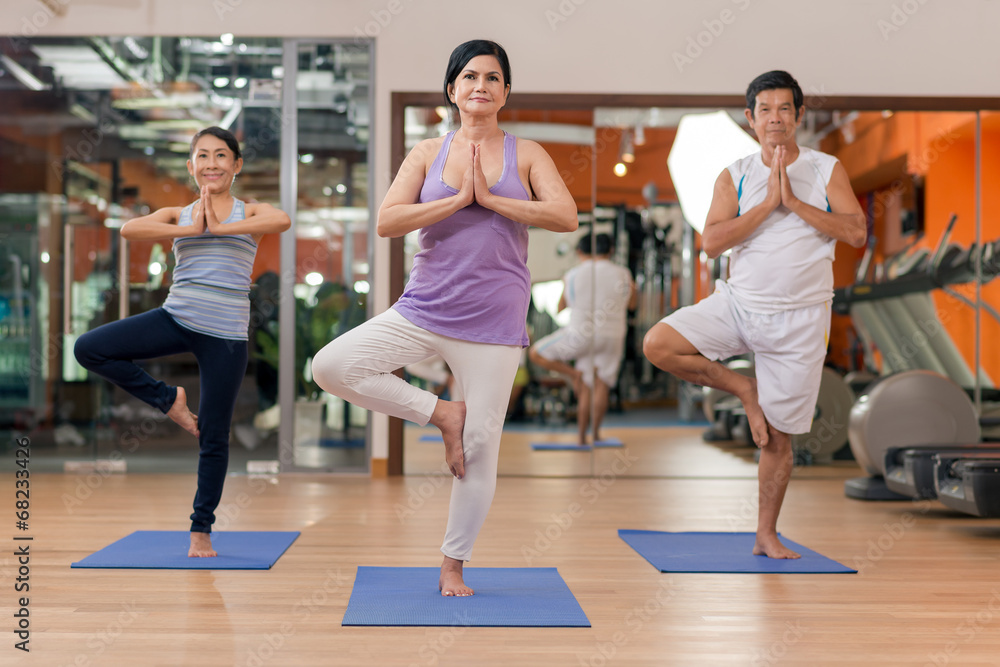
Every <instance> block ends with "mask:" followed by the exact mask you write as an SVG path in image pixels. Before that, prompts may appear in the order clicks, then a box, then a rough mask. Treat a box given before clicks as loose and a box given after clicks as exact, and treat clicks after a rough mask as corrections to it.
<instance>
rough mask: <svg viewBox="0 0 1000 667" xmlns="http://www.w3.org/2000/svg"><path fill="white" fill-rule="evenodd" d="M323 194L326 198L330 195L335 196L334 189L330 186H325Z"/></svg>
mask: <svg viewBox="0 0 1000 667" xmlns="http://www.w3.org/2000/svg"><path fill="white" fill-rule="evenodd" d="M323 194H324V195H325V196H327V197H329V196H330V195H332V194H333V188H331V187H330V186H329V185H324V186H323Z"/></svg>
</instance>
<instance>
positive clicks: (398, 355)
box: [312, 308, 521, 561]
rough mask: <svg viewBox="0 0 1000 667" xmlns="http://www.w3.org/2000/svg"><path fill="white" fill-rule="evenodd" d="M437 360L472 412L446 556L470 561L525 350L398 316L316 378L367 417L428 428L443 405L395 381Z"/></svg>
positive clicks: (341, 352)
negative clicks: (406, 369) (404, 371)
mask: <svg viewBox="0 0 1000 667" xmlns="http://www.w3.org/2000/svg"><path fill="white" fill-rule="evenodd" d="M435 354H438V355H441V357H442V358H443V359H444V360H445V362H446V363H447V364H448V367H449V368H451V372H452V375H454V376H455V382H456V383H457V384H458V386H459V388H460V390H461V392H462V395H463V396H464V397H465V409H466V413H465V431H464V433H463V436H462V446H463V448H464V450H465V476H464V477H463V478H462V479H460V480H459V479H455V480H452V487H451V505H450V508H449V510H448V527H447V529H446V531H445V537H444V544H443V545H442V547H441V552H442V553H443V554H444V555H445V556H448V557H449V558H454V559H456V560H462V561H467V560H470V558H471V556H472V545H473V543H474V542H475V541H476V536H477V535H478V534H479V529H480V528H481V527H482V525H483V521H485V520H486V514H487V513H488V512H489V509H490V504H491V503H492V502H493V494H494V491H495V490H496V483H497V458H498V456H499V453H500V435H501V431H502V429H503V422H504V417H505V416H506V413H507V403H508V402H509V400H510V391H511V387H512V385H513V384H514V375H515V374H516V373H517V365H518V361H519V360H520V358H521V347H520V346H518V345H492V344H489V343H470V342H468V341H463V340H457V339H455V338H449V337H447V336H442V335H439V334H435V333H431V332H430V331H427V330H425V329H421V328H420V327H418V326H416V325H415V324H413V323H411V322H410V321H408V320H407V319H406V318H404V317H403V316H402V315H400V314H399V313H397V312H396V311H395V310H394V309H392V308H390V309H389V310H387V311H385V312H384V313H382V314H380V315H377V316H375V317H373V318H372V319H370V320H368V321H367V322H365V323H364V324H361V325H360V326H358V327H356V328H354V329H351V330H350V331H348V332H347V333H345V334H343V335H341V336H339V337H337V338H336V339H334V340H333V341H332V342H330V343H329V344H328V345H326V346H325V347H324V348H323V349H322V350H320V351H319V353H318V354H317V355H316V357H315V358H314V359H313V363H312V372H313V378H315V380H316V383H317V384H318V385H319V386H320V387H322V388H323V390H324V391H327V392H329V393H331V394H333V395H335V396H339V397H340V398H343V399H344V400H346V401H349V402H350V403H353V404H354V405H357V406H360V407H362V408H365V409H367V410H374V411H376V412H383V413H385V414H388V415H391V416H393V417H399V418H401V419H407V420H409V421H412V422H416V423H417V424H420V425H425V424H427V422H428V421H430V418H431V415H432V414H433V412H434V407H435V405H436V404H437V400H438V399H437V397H436V396H435V395H434V394H432V393H431V392H429V391H425V390H423V389H420V388H418V387H414V386H413V385H411V384H409V383H408V382H406V381H404V380H402V379H401V378H399V377H397V376H395V375H393V374H392V373H393V371H395V370H397V369H399V368H402V367H403V366H405V365H407V364H412V363H416V362H418V361H422V360H424V359H426V358H428V357H430V356H433V355H435Z"/></svg>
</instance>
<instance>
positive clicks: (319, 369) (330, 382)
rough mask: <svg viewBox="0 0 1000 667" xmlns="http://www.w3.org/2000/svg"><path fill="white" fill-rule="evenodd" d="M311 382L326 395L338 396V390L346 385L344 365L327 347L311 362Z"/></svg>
mask: <svg viewBox="0 0 1000 667" xmlns="http://www.w3.org/2000/svg"><path fill="white" fill-rule="evenodd" d="M311 369H312V376H313V380H314V381H315V382H316V384H317V385H319V388H320V389H322V390H323V391H325V392H327V393H328V394H333V395H334V396H336V395H338V391H337V390H338V389H339V388H341V387H344V386H346V385H347V381H346V374H345V370H344V364H343V363H341V360H339V359H338V358H337V356H336V355H335V354H334V353H333V352H332V351H331V350H330V346H329V345H327V346H326V347H324V348H323V349H322V350H320V351H319V352H317V353H316V356H315V357H313V360H312V366H311Z"/></svg>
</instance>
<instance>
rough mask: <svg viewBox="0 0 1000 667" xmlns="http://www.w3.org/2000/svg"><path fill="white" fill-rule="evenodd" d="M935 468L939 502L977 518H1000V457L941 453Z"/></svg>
mask: <svg viewBox="0 0 1000 667" xmlns="http://www.w3.org/2000/svg"><path fill="white" fill-rule="evenodd" d="M934 467H935V470H936V474H935V477H934V481H935V488H936V490H937V496H938V500H940V501H941V502H942V503H943V504H944V505H947V506H948V507H950V508H952V509H956V510H958V511H960V512H965V513H966V514H973V515H975V516H981V517H998V516H1000V484H997V481H998V480H1000V453H992V454H991V453H987V452H982V453H979V454H948V453H941V454H938V455H937V456H935V463H934Z"/></svg>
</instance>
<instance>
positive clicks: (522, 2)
mask: <svg viewBox="0 0 1000 667" xmlns="http://www.w3.org/2000/svg"><path fill="white" fill-rule="evenodd" d="M45 2H46V3H47V4H49V5H50V6H61V7H62V8H63V9H65V16H62V17H59V16H54V15H53V14H52V12H50V11H47V10H45V9H44V5H43V3H42V0H4V1H3V4H2V5H0V34H7V35H23V36H33V35H36V34H40V35H110V34H136V35H217V34H221V33H224V32H232V33H234V34H236V35H237V36H240V35H244V36H275V37H364V36H368V37H374V38H375V41H376V62H375V65H376V70H375V71H376V74H375V96H376V102H375V104H376V108H375V126H374V128H375V132H374V137H375V155H376V159H375V164H374V165H372V175H373V185H374V187H375V188H376V200H380V199H381V197H382V195H383V194H384V191H385V188H387V187H388V181H389V94H390V93H391V92H392V91H428V90H433V91H436V90H440V89H441V86H442V81H441V80H442V78H443V75H444V68H445V65H446V63H447V58H448V54H449V53H450V52H451V49H452V48H454V46H456V45H457V44H459V43H461V42H463V41H465V40H467V39H472V38H477V37H483V38H488V39H494V40H497V41H499V42H500V43H501V44H503V45H504V46H505V47H506V48H507V50H508V52H509V54H510V58H511V67H512V77H511V78H512V84H513V86H512V87H513V92H514V94H517V92H518V91H522V92H539V93H541V92H601V93H616V92H617V93H668V94H683V93H724V94H741V93H742V92H743V91H744V89H745V87H746V84H747V83H748V82H749V80H750V79H752V78H753V77H754V76H756V75H757V74H759V73H761V72H763V71H766V70H769V69H776V68H781V69H788V70H790V71H791V72H792V73H793V74H794V75H795V76H796V78H797V79H798V80H799V82H800V83H801V84H802V86H803V88H804V89H805V90H806V92H807V93H810V94H828V95H876V96H877V95H899V96H906V95H917V96H948V95H956V96H989V97H996V96H1000V84H998V79H997V75H996V73H997V72H998V71H1000V49H998V48H997V36H996V32H997V28H998V26H1000V2H996V1H994V0H948V1H947V2H945V0H841V1H840V2H836V3H831V2H817V1H815V0H798V1H795V2H793V1H791V0H708V1H702V2H693V1H691V0H684V1H683V2H682V1H680V0H632V1H631V2H630V1H627V0H626V1H622V0H619V1H616V2H612V1H609V0H506V2H492V3H488V4H483V5H478V4H475V3H473V2H469V1H468V0H466V1H464V2H462V1H457V0H278V1H275V0H45ZM387 248H388V246H387V243H386V242H379V243H377V244H376V249H375V267H374V271H375V285H376V286H382V287H383V288H384V287H385V285H386V283H387V279H388V267H387V265H386V261H385V260H386V258H387V255H388V250H387ZM373 303H374V305H375V307H376V308H377V309H378V310H382V309H384V308H386V307H388V305H389V304H388V296H387V293H386V292H385V290H384V289H383V290H380V291H379V293H378V294H376V295H374V301H373ZM373 436H374V438H373V444H374V451H373V454H374V456H376V457H384V456H386V451H387V450H386V444H385V440H386V439H385V437H384V436H385V421H384V420H382V419H379V420H377V421H376V423H375V431H374V433H373Z"/></svg>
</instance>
